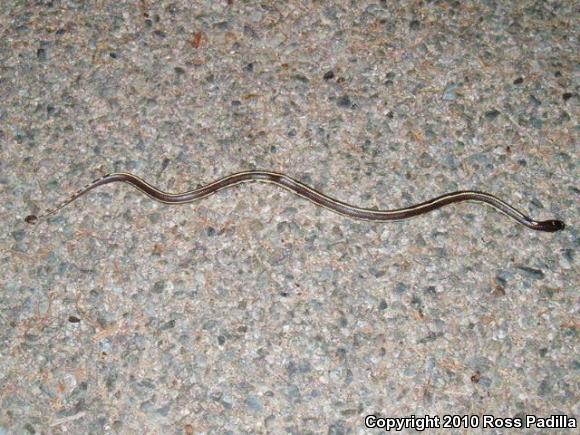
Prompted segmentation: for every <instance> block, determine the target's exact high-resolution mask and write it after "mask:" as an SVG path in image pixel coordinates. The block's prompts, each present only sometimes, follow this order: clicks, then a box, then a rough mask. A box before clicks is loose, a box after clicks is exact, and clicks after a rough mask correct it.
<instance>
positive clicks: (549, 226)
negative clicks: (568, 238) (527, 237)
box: [538, 219, 566, 233]
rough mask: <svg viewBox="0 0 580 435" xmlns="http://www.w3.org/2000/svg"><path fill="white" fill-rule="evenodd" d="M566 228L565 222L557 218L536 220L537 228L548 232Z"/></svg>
mask: <svg viewBox="0 0 580 435" xmlns="http://www.w3.org/2000/svg"><path fill="white" fill-rule="evenodd" d="M564 228H566V224H565V223H564V222H562V221H560V220H557V219H549V220H547V221H540V222H538V230H540V231H546V232H548V233H555V232H556V231H562V230H563V229H564Z"/></svg>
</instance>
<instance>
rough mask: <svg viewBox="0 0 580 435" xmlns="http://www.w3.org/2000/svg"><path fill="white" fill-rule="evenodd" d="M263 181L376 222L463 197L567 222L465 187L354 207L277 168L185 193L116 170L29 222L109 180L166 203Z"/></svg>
mask: <svg viewBox="0 0 580 435" xmlns="http://www.w3.org/2000/svg"><path fill="white" fill-rule="evenodd" d="M253 181H257V182H261V183H271V184H274V185H276V186H279V187H283V188H285V189H287V190H289V191H291V192H293V193H295V194H297V195H299V196H301V197H303V198H306V199H307V200H309V201H311V202H313V203H314V204H316V205H318V206H320V207H324V208H327V209H329V210H331V211H333V212H335V213H338V214H341V215H344V216H348V217H351V218H354V219H362V220H367V221H373V222H389V221H402V220H405V219H409V218H412V217H415V216H419V215H422V214H425V213H428V212H430V211H433V210H437V209H439V208H441V207H444V206H446V205H449V204H454V203H458V202H463V201H475V202H480V203H484V204H488V205H491V206H492V207H494V208H495V209H497V210H499V211H500V212H502V213H503V214H505V215H506V216H508V217H510V218H512V219H513V220H515V221H516V222H518V223H520V224H522V225H524V226H526V227H528V228H530V229H532V230H536V231H546V232H550V233H552V232H555V231H560V230H563V229H564V227H565V225H564V222H562V221H561V220H555V219H549V220H545V221H536V220H534V219H532V218H530V217H528V216H526V215H525V214H523V213H522V212H520V211H518V210H517V209H515V208H514V207H512V206H511V205H509V204H508V203H506V202H504V201H502V200H501V199H499V198H497V197H496V196H494V195H491V194H489V193H485V192H477V191H473V190H463V191H458V192H453V193H446V194H445V195H441V196H438V197H437V198H433V199H430V200H428V201H425V202H422V203H420V204H417V205H412V206H409V207H405V208H399V209H394V210H373V209H369V208H362V207H355V206H353V205H350V204H347V203H345V202H342V201H339V200H337V199H334V198H331V197H330V196H327V195H325V194H323V193H320V192H318V191H316V190H314V189H313V188H311V187H309V186H307V185H306V184H304V183H301V182H300V181H298V180H295V179H294V178H292V177H289V176H288V175H284V174H279V173H276V172H269V171H246V172H239V173H236V174H232V175H228V176H227V177H224V178H220V179H219V180H217V181H214V182H213V183H210V184H207V185H205V186H202V187H199V188H197V189H194V190H189V191H187V192H183V193H168V192H163V191H161V190H159V189H157V188H156V187H155V186H153V185H151V184H149V183H148V182H146V181H145V180H143V179H141V178H139V177H138V176H136V175H133V174H129V173H124V172H117V173H113V174H107V175H104V176H103V177H101V178H98V179H96V180H95V181H93V182H92V183H89V184H87V185H86V186H85V187H83V188H82V189H79V190H78V191H76V192H75V193H74V194H73V195H72V196H70V197H69V198H68V199H67V200H65V201H63V202H62V203H60V204H59V205H58V206H56V207H55V208H53V209H48V210H46V211H45V212H44V213H43V214H42V215H38V216H36V215H29V216H27V217H26V219H25V220H26V222H28V223H29V224H35V223H37V222H38V221H39V220H41V219H44V218H46V217H47V216H50V215H52V214H54V213H56V212H57V211H59V210H60V209H62V208H63V207H64V206H66V205H67V204H70V203H71V202H73V201H74V200H75V199H77V198H79V197H81V196H83V195H84V194H86V193H87V192H89V191H91V190H93V189H95V188H96V187H99V186H103V185H105V184H109V183H116V182H123V183H127V184H130V185H131V186H133V187H135V188H137V189H138V190H140V191H141V192H143V193H145V194H146V195H148V196H149V197H151V198H153V199H154V200H157V201H160V202H163V203H166V204H185V203H188V202H192V201H196V200H198V199H201V198H205V197H206V196H209V195H212V194H214V193H216V192H218V191H220V190H222V189H226V188H229V187H232V186H235V185H236V184H240V183H246V182H253Z"/></svg>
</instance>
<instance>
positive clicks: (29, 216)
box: [24, 214, 38, 225]
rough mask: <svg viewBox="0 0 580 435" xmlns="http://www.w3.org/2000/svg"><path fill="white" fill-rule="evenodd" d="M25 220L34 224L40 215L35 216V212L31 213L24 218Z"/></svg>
mask: <svg viewBox="0 0 580 435" xmlns="http://www.w3.org/2000/svg"><path fill="white" fill-rule="evenodd" d="M24 221H25V222H26V223H27V224H30V225H34V224H35V223H36V222H38V216H35V215H33V214H30V215H28V216H26V217H25V218H24Z"/></svg>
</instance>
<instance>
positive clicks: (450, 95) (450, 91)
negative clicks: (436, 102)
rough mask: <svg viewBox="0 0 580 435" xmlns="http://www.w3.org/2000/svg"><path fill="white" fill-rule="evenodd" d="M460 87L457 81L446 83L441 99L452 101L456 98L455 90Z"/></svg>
mask: <svg viewBox="0 0 580 435" xmlns="http://www.w3.org/2000/svg"><path fill="white" fill-rule="evenodd" d="M459 88H460V85H458V84H457V83H450V84H448V85H447V87H446V88H445V90H444V91H443V99H444V100H445V101H453V100H455V99H456V98H457V93H456V92H457V90H458V89H459Z"/></svg>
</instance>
